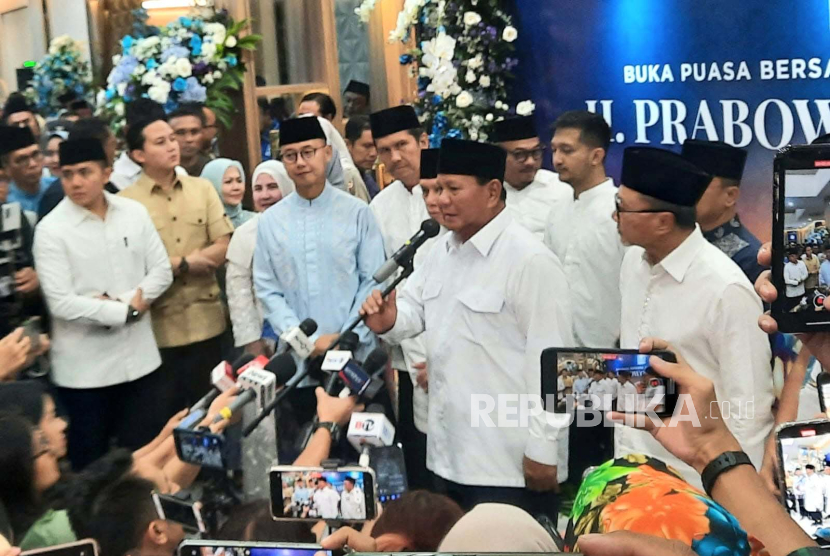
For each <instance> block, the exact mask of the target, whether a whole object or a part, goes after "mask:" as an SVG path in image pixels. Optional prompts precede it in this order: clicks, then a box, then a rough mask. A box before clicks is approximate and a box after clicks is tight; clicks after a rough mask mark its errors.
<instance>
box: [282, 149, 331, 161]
mask: <svg viewBox="0 0 830 556" xmlns="http://www.w3.org/2000/svg"><path fill="white" fill-rule="evenodd" d="M324 148H325V147H317V148H316V149H315V148H314V147H306V148H304V149H303V150H301V151H299V152H295V151H292V152H288V153H285V154H282V155H281V156H280V158H282V160H283V162H288V163H289V164H295V163H296V162H297V157H298V156H302V157H303V160H311V159H312V158H314V157H315V156H316V155H317V151H319V150H320V149H324Z"/></svg>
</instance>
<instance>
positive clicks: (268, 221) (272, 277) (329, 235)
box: [254, 118, 385, 446]
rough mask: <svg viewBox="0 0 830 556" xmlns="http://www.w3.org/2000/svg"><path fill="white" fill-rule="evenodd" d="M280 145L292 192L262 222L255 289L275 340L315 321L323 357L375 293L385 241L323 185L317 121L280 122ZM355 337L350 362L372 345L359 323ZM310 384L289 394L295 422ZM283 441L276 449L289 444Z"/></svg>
mask: <svg viewBox="0 0 830 556" xmlns="http://www.w3.org/2000/svg"><path fill="white" fill-rule="evenodd" d="M280 142H281V147H280V153H281V155H282V161H283V163H284V164H285V169H286V171H287V172H288V175H289V177H290V178H291V179H292V180H294V184H295V185H296V188H297V189H296V194H294V195H289V196H288V197H286V198H285V199H283V200H282V201H281V202H279V203H277V204H276V205H274V206H273V207H271V208H270V209H268V210H267V211H266V212H264V213H263V214H262V217H261V218H260V221H259V230H258V234H257V242H256V250H255V251H254V285H255V287H256V292H257V296H258V297H259V300H260V301H261V302H262V305H263V308H264V309H265V318H266V319H268V322H269V323H270V324H271V326H272V327H273V329H274V331H275V332H276V333H277V334H278V335H280V334H282V333H283V332H286V331H288V330H290V329H292V328H294V327H296V326H298V325H299V324H300V322H301V321H302V320H304V319H306V318H312V319H314V320H315V321H316V322H317V333H316V334H314V335H313V336H312V338H311V339H312V340H313V341H314V342H315V345H316V347H317V350H316V355H321V354H323V353H324V350H325V349H326V348H327V347H328V346H329V344H330V343H331V342H332V341H333V340H334V338H335V336H336V335H337V334H338V333H339V332H341V331H342V330H343V329H344V328H345V327H346V326H347V325H348V324H349V323H350V322H351V321H352V320H353V319H355V318H356V317H357V316H358V310H359V309H360V305H361V303H362V302H363V300H364V299H366V297H368V296H369V294H370V292H371V291H372V288H373V287H377V284H376V283H375V282H374V280H372V274H374V272H375V271H376V270H377V269H378V267H380V266H381V265H382V264H383V262H384V260H385V257H384V251H383V240H382V239H381V235H380V230H379V229H378V225H377V223H376V221H375V217H374V216H373V215H372V211H371V209H370V208H369V205H367V204H366V203H364V202H363V201H361V200H360V199H357V198H355V197H353V196H352V195H350V194H348V193H346V192H345V191H341V190H339V189H337V188H335V187H334V186H332V185H331V184H330V183H329V182H328V181H327V180H326V165H327V163H328V162H329V160H331V157H332V147H331V145H328V144H327V143H326V135H325V132H324V131H323V128H322V126H321V125H320V122H319V121H318V119H317V118H294V119H289V120H285V121H284V122H282V124H281V126H280ZM355 333H357V335H358V337H359V338H360V345H359V347H358V349H357V350H356V351H357V353H356V355H355V356H356V358H357V359H359V360H363V359H365V357H366V355H368V354H369V352H370V351H371V350H372V349H373V348H374V347H375V345H376V341H377V340H376V339H375V337H374V334H372V332H371V331H370V330H369V329H368V328H366V326H365V325H363V324H361V325H359V326H358V327H357V328H356V329H355ZM298 366H299V365H298ZM311 385H312V383H311V381H309V380H308V379H306V380H304V381H303V382H301V383H300V385H299V386H300V388H299V389H298V390H297V391H295V392H293V393H292V395H291V396H289V402H290V403H291V405H292V406H293V409H294V413H295V415H296V417H297V420H298V422H299V424H302V423H304V422H306V421H309V420H311V418H312V417H313V416H314V414H315V411H316V405H317V402H316V396H315V394H314V389H313V388H308V386H311ZM304 387H305V388H304ZM285 436H286V435H283V434H281V441H280V443H281V445H283V446H288V445H289V444H288V442H287V441H288V440H289V439H287V438H285ZM283 442H285V444H283Z"/></svg>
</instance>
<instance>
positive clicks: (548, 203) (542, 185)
mask: <svg viewBox="0 0 830 556" xmlns="http://www.w3.org/2000/svg"><path fill="white" fill-rule="evenodd" d="M504 189H505V191H507V210H509V211H510V215H511V216H512V217H513V220H514V221H516V222H517V223H519V224H521V225H522V226H524V227H525V228H527V229H528V230H530V231H531V232H532V233H533V235H534V236H536V238H537V239H543V238H544V236H545V224H546V223H547V221H548V213H549V212H550V209H551V208H552V207H553V206H554V205H556V204H557V203H559V202H560V201H565V202H566V203H567V202H572V201H573V193H574V190H573V188H572V187H571V186H570V185H568V184H567V183H565V182H562V181H559V176H558V175H557V174H555V173H553V172H551V171H549V170H539V171H538V172H536V177H535V178H534V180H533V182H531V183H530V185H528V186H527V187H525V188H524V189H522V190H518V189H516V188H514V187H513V186H511V185H510V184H509V183H507V182H504Z"/></svg>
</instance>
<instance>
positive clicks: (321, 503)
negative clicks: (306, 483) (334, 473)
mask: <svg viewBox="0 0 830 556" xmlns="http://www.w3.org/2000/svg"><path fill="white" fill-rule="evenodd" d="M311 499H312V501H313V502H314V509H315V510H316V513H317V516H316V517H320V518H323V519H337V518H338V508H337V505H338V504H339V503H340V496H339V495H338V494H337V491H336V490H334V488H333V487H332V486H331V484H330V483H329V482H328V480H326V478H325V477H320V478H319V479H317V490H315V491H314V496H312V497H311Z"/></svg>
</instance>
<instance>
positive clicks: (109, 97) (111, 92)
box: [105, 88, 115, 101]
mask: <svg viewBox="0 0 830 556" xmlns="http://www.w3.org/2000/svg"><path fill="white" fill-rule="evenodd" d="M105 94H106V99H107V101H110V100H112V99H114V98H115V89H113V88H109V89H107V92H106V93H105Z"/></svg>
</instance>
